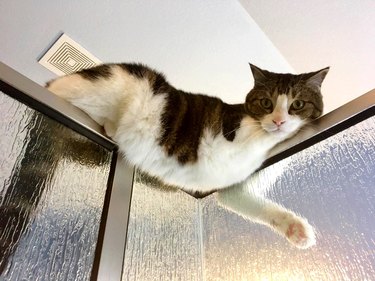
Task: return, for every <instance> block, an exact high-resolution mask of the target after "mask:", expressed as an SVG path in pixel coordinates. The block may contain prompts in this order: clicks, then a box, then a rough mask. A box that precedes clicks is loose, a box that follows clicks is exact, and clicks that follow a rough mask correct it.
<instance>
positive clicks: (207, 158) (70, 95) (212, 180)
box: [49, 66, 301, 192]
mask: <svg viewBox="0 0 375 281" xmlns="http://www.w3.org/2000/svg"><path fill="white" fill-rule="evenodd" d="M49 89H50V90H51V91H52V92H54V93H56V94H57V95H59V96H61V97H63V98H65V99H67V100H69V101H70V102H71V103H72V104H74V105H75V106H77V107H79V108H81V109H82V110H84V111H85V112H86V113H88V114H89V115H90V116H91V117H92V118H93V119H94V120H95V121H97V122H98V123H99V124H100V125H102V126H104V128H105V130H106V132H107V134H108V135H109V136H110V137H112V138H113V139H114V140H115V141H116V142H117V143H118V145H119V148H120V150H121V151H122V152H123V154H124V156H125V157H126V158H127V159H128V160H129V162H130V163H131V164H134V165H136V166H138V167H139V168H141V169H142V170H144V171H147V172H148V173H150V174H151V175H155V176H158V177H160V178H161V179H162V180H163V181H165V182H166V183H169V184H172V185H177V186H179V187H181V188H183V189H186V190H190V191H200V192H207V191H210V190H213V189H221V188H224V187H227V186H230V185H232V184H235V183H238V182H241V181H243V180H245V179H246V178H247V177H248V176H249V175H250V174H251V173H253V172H254V171H255V170H256V169H257V168H258V167H259V166H260V165H261V164H262V162H263V161H264V160H265V157H266V156H267V153H268V151H269V150H270V149H271V148H272V147H273V146H275V145H276V144H277V143H278V142H280V141H282V140H284V139H285V138H287V137H288V136H289V135H290V134H291V133H292V132H294V131H295V130H296V127H298V126H299V125H300V123H301V120H300V119H299V118H298V117H293V116H290V115H288V114H287V109H286V102H287V100H286V96H285V98H279V100H278V102H277V106H276V110H275V111H274V113H273V114H271V115H268V116H266V118H264V120H262V122H261V126H260V125H259V122H256V121H255V120H253V119H252V118H251V117H246V118H244V119H243V120H242V123H241V128H240V129H239V130H238V131H237V132H236V137H235V139H234V141H228V140H227V139H226V138H225V137H224V136H223V135H222V134H218V135H217V136H216V137H214V136H213V133H212V132H210V131H209V130H206V131H205V132H204V135H203V138H202V142H201V145H200V146H199V151H198V156H199V157H198V161H197V162H196V163H188V164H185V165H181V164H179V163H178V161H177V159H176V158H174V157H168V156H167V154H166V152H165V151H164V149H163V148H162V147H160V146H159V145H158V140H157V138H158V136H160V132H161V130H162V128H161V127H160V126H161V124H160V116H161V114H162V112H163V110H164V107H165V103H166V100H165V98H166V95H163V94H158V95H154V94H153V92H152V89H151V88H150V85H149V83H148V80H146V79H143V80H142V79H138V78H136V77H134V76H131V75H128V74H127V73H126V72H125V71H124V70H122V69H121V68H120V67H116V66H115V67H113V76H112V77H111V78H110V79H100V80H97V81H95V82H92V81H89V80H86V79H83V78H81V77H80V76H79V75H78V74H73V75H70V76H66V77H63V78H60V79H57V80H56V81H54V82H52V84H51V85H50V87H49ZM285 112H286V113H285ZM280 114H282V118H283V119H285V120H286V123H285V124H283V125H282V126H281V127H280V128H277V126H276V125H275V124H273V122H272V119H274V118H278V116H277V115H280ZM298 120H299V122H298ZM262 127H263V128H262Z"/></svg>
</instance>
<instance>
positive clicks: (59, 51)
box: [39, 34, 101, 75]
mask: <svg viewBox="0 0 375 281" xmlns="http://www.w3.org/2000/svg"><path fill="white" fill-rule="evenodd" d="M39 63H40V64H41V65H43V66H44V67H46V68H47V69H49V70H51V71H52V72H54V73H56V74H57V75H64V74H70V73H73V72H76V71H79V70H81V69H84V68H90V67H93V66H95V65H97V64H100V63H101V61H100V60H99V59H98V58H96V57H95V56H93V55H92V54H90V53H89V52H88V51H87V50H86V49H84V48H83V47H82V46H81V45H79V44H78V43H77V42H75V41H73V40H72V39H71V38H70V37H69V36H67V35H66V34H63V35H61V37H60V38H59V39H58V40H57V41H56V43H55V44H53V46H52V47H51V48H50V49H49V50H48V51H47V52H46V53H45V54H44V56H43V57H42V58H41V59H40V60H39Z"/></svg>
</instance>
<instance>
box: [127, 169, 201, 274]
mask: <svg viewBox="0 0 375 281" xmlns="http://www.w3.org/2000/svg"><path fill="white" fill-rule="evenodd" d="M199 212H200V210H199V202H198V201H197V200H196V199H195V198H193V197H191V196H190V195H187V194H186V193H184V192H181V191H177V190H174V189H170V188H167V187H162V189H160V185H159V183H158V182H156V181H153V180H152V179H150V178H148V177H146V176H144V175H142V174H141V173H139V172H137V173H136V177H135V180H134V186H133V194H132V202H131V208H130V217H129V225H128V235H127V245H126V251H125V264H124V272H123V279H122V280H124V281H125V280H126V281H131V280H137V281H143V280H144V281H152V280H155V281H156V280H158V281H159V280H202V278H201V267H202V260H201V256H202V255H201V248H200V245H201V243H200V240H201V238H200V235H201V231H200V229H201V227H200V223H201V222H200V215H199Z"/></svg>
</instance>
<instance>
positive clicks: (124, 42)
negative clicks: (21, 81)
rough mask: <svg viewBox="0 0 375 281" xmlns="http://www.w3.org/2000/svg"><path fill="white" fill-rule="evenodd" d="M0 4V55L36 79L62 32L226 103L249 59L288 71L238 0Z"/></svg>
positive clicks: (248, 81) (242, 85) (45, 76)
mask: <svg viewBox="0 0 375 281" xmlns="http://www.w3.org/2000/svg"><path fill="white" fill-rule="evenodd" d="M0 10H1V17H0V38H1V41H2V43H1V45H0V60H1V61H3V62H4V63H6V64H8V65H9V66H11V67H13V68H14V69H16V70H17V71H19V72H21V73H22V74H24V75H26V76H27V77H29V78H31V79H32V80H34V81H36V82H38V83H40V84H44V82H45V81H46V80H49V79H51V78H53V77H54V75H53V74H52V73H50V72H49V71H48V70H46V69H44V68H43V67H42V66H40V65H39V64H38V63H37V59H38V58H39V57H40V56H41V55H42V54H43V52H44V51H45V50H46V49H47V48H48V47H49V46H50V44H51V43H52V42H53V41H54V40H55V39H56V37H57V36H58V35H59V34H61V32H65V33H67V34H68V35H69V36H70V37H72V38H73V39H74V40H75V41H77V42H78V43H79V44H81V45H82V46H83V47H84V48H86V49H87V50H88V51H90V52H91V53H92V54H93V55H95V56H97V57H98V58H99V59H101V60H102V61H105V62H128V61H138V62H143V63H146V64H149V65H150V66H152V67H154V68H157V69H159V70H161V71H162V72H164V73H165V74H166V75H167V77H168V79H169V80H170V81H171V82H172V84H174V85H175V86H176V87H178V88H182V89H185V90H188V91H194V92H203V93H207V94H211V95H216V96H220V97H222V98H223V99H224V100H225V101H227V102H230V103H235V102H243V101H244V98H245V95H246V93H247V92H248V91H249V89H250V88H251V86H252V78H251V72H250V69H249V66H248V64H247V63H248V62H252V63H254V64H258V65H259V66H261V67H263V68H268V69H270V70H274V71H281V72H288V71H292V68H291V67H290V65H289V64H288V63H287V62H286V60H285V59H284V58H283V57H282V56H281V54H280V53H279V51H278V50H277V49H276V48H275V47H274V46H273V44H272V43H271V42H270V40H269V39H268V38H267V37H266V36H265V35H264V33H263V32H262V31H261V30H260V28H259V27H258V26H257V25H256V24H255V22H254V21H253V20H252V18H251V17H250V16H249V15H248V13H246V11H245V10H244V9H243V8H242V6H241V5H240V4H239V3H238V2H237V1H214V0H210V1H208V0H205V1H201V0H189V1H184V0H158V1H121V0H108V1H91V0H82V1H49V0H39V1H33V2H26V1H20V0H13V1H1V3H0Z"/></svg>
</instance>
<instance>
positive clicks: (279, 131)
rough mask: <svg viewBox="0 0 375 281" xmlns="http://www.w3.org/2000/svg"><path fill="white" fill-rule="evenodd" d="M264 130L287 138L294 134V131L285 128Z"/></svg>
mask: <svg viewBox="0 0 375 281" xmlns="http://www.w3.org/2000/svg"><path fill="white" fill-rule="evenodd" d="M263 129H264V131H266V132H267V133H268V134H269V135H271V136H274V137H276V138H279V139H285V138H288V137H289V136H291V135H292V134H293V132H289V131H286V130H283V129H265V128H263Z"/></svg>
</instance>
